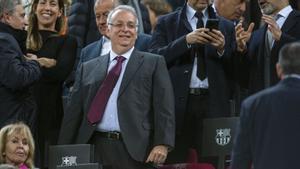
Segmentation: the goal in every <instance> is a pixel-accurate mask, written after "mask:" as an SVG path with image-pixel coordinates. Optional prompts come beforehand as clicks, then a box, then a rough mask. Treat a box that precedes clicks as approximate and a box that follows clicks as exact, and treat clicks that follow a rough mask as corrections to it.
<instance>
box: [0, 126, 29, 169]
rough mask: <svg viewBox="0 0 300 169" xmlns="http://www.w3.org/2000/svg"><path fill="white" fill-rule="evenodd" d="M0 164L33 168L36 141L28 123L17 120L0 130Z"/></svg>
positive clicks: (21, 168)
mask: <svg viewBox="0 0 300 169" xmlns="http://www.w3.org/2000/svg"><path fill="white" fill-rule="evenodd" d="M0 153H1V155H0V164H10V165H13V166H16V167H18V168H19V169H33V168H34V165H33V163H34V162H33V157H34V141H33V137H32V134H31V131H30V129H29V127H28V126H27V125H25V124H24V123H22V122H17V123H13V124H9V125H6V126H4V127H3V128H2V129H1V130H0Z"/></svg>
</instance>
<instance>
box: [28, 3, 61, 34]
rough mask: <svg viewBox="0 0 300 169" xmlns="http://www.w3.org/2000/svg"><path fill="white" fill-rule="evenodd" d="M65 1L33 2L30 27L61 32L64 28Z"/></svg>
mask: <svg viewBox="0 0 300 169" xmlns="http://www.w3.org/2000/svg"><path fill="white" fill-rule="evenodd" d="M63 9H64V0H33V3H32V6H31V11H30V15H29V25H32V26H38V29H46V30H52V31H57V32H60V31H61V29H62V26H63V19H64V17H63V11H64V10H63Z"/></svg>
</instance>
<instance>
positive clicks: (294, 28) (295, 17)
mask: <svg viewBox="0 0 300 169" xmlns="http://www.w3.org/2000/svg"><path fill="white" fill-rule="evenodd" d="M281 30H282V36H281V38H280V40H279V41H275V42H274V45H273V48H272V50H271V56H270V58H271V65H270V77H271V81H270V82H271V85H275V84H276V83H277V82H278V81H279V79H278V77H277V74H276V66H275V65H276V63H277V61H278V54H279V51H280V49H281V47H282V46H283V45H284V44H286V43H289V42H293V41H297V40H300V31H299V30H300V12H298V11H295V10H294V11H292V12H291V13H290V15H289V16H288V18H287V19H286V21H285V23H284V24H283V26H282V28H281ZM265 33H266V27H262V28H260V29H258V30H256V31H255V32H253V35H252V37H251V39H250V41H249V46H248V53H247V54H246V55H247V56H246V57H244V58H245V60H244V62H246V64H245V63H244V64H243V65H249V69H248V71H249V72H248V73H249V86H248V87H249V90H250V93H255V92H257V91H259V90H262V89H263V88H264V62H265V61H264V58H265V45H264V44H265Z"/></svg>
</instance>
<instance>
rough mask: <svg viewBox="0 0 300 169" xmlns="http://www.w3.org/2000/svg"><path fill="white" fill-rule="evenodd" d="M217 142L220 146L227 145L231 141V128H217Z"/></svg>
mask: <svg viewBox="0 0 300 169" xmlns="http://www.w3.org/2000/svg"><path fill="white" fill-rule="evenodd" d="M216 133H217V135H216V137H215V138H216V143H217V144H218V145H220V146H225V145H227V144H228V143H229V142H230V139H231V135H230V128H225V129H217V130H216Z"/></svg>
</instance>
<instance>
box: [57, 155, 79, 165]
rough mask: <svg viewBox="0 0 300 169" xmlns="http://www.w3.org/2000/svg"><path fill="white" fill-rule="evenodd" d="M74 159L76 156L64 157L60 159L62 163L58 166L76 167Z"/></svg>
mask: <svg viewBox="0 0 300 169" xmlns="http://www.w3.org/2000/svg"><path fill="white" fill-rule="evenodd" d="M76 159H77V157H76V156H65V157H62V158H61V160H62V163H61V165H60V166H74V165H77V162H76Z"/></svg>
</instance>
